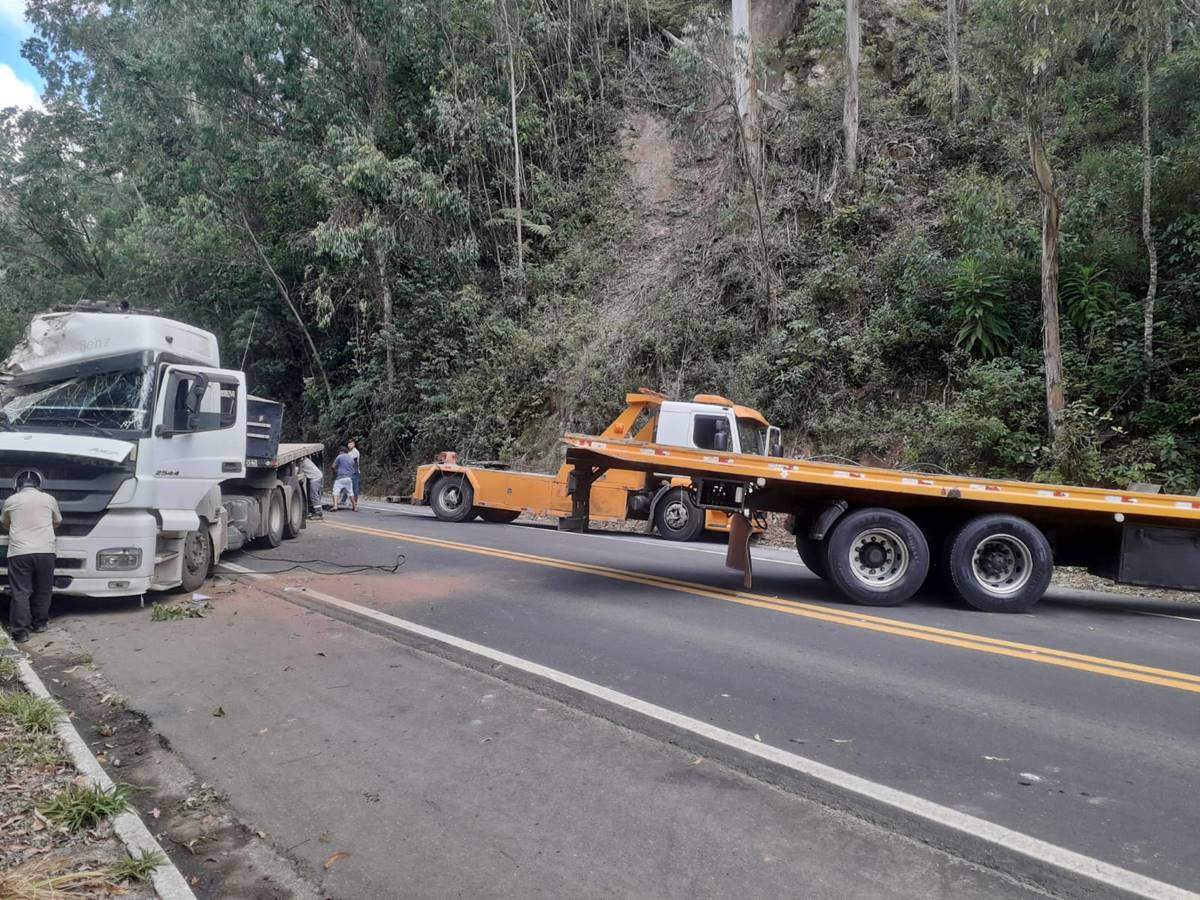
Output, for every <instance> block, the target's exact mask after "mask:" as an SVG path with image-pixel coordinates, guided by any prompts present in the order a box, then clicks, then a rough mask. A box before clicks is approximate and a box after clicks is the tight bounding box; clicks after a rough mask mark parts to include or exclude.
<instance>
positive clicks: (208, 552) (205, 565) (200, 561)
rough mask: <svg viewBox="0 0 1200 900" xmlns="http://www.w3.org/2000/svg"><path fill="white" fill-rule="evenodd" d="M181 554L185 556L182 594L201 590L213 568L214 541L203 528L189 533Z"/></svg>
mask: <svg viewBox="0 0 1200 900" xmlns="http://www.w3.org/2000/svg"><path fill="white" fill-rule="evenodd" d="M201 524H203V523H201ZM179 552H180V553H181V554H182V556H183V564H182V565H181V566H180V570H179V571H180V581H179V590H180V591H181V592H182V593H191V592H192V591H198V590H200V585H202V584H204V579H206V578H207V577H208V570H209V569H210V568H212V541H211V540H210V539H209V537H208V532H207V531H205V530H204V529H203V528H202V529H201V530H200V531H189V532H188V533H187V536H186V537H184V539H183V547H182V548H180V551H179Z"/></svg>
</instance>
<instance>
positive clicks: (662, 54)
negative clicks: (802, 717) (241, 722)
mask: <svg viewBox="0 0 1200 900" xmlns="http://www.w3.org/2000/svg"><path fill="white" fill-rule="evenodd" d="M1145 2H1146V0H1123V2H1122V3H1120V4H1118V5H1117V7H1116V8H1115V10H1114V8H1113V7H1112V4H1100V3H1098V2H1089V0H1071V2H1070V3H1063V4H1054V5H1053V6H1054V9H1055V16H1056V17H1057V19H1056V21H1055V22H1053V23H1048V22H1047V21H1046V15H1047V13H1045V10H1048V9H1049V7H1047V6H1046V5H1045V4H1042V3H1032V2H1027V0H987V2H980V3H971V4H967V5H966V6H965V7H964V8H963V9H964V11H963V15H962V18H961V20H960V21H959V22H958V24H957V33H959V35H960V37H961V41H959V42H957V43H956V44H955V59H956V61H957V68H956V70H955V71H956V72H957V73H958V75H959V76H960V79H961V85H960V90H959V94H958V95H956V96H957V97H958V99H957V101H955V100H954V99H953V98H952V91H951V72H950V65H949V60H948V58H947V46H948V41H947V31H946V28H947V26H946V23H945V21H944V19H943V16H942V11H943V10H944V7H945V5H944V4H942V3H932V2H930V3H915V4H914V3H900V2H891V0H882V2H880V3H877V4H870V5H869V6H865V7H864V13H863V15H864V22H863V56H862V65H861V72H860V79H861V88H860V90H861V133H860V136H859V142H858V146H859V153H858V165H857V170H856V174H855V176H854V177H853V178H852V179H848V178H845V177H843V176H842V175H841V174H840V172H841V167H840V162H841V153H842V150H841V146H840V142H839V138H838V135H839V129H840V122H841V111H842V91H841V89H842V80H841V79H842V75H841V68H840V61H839V53H840V46H841V41H842V38H841V35H842V33H843V31H844V29H845V27H846V21H845V15H844V10H843V5H842V4H840V3H836V2H825V0H821V2H815V3H812V4H797V5H796V9H797V10H798V12H797V14H796V15H795V16H793V18H792V20H791V21H785V22H784V26H783V27H782V29H781V30H780V31H779V32H778V33H775V34H772V35H771V36H770V40H764V45H765V46H764V47H763V52H762V54H761V55H760V57H759V60H760V62H759V65H760V66H761V68H762V71H761V72H759V73H758V74H759V75H760V83H761V84H762V85H763V88H764V91H765V93H766V94H767V95H768V96H769V98H770V102H769V103H766V104H764V106H763V111H762V117H761V121H760V123H759V126H760V127H759V131H760V135H759V136H758V138H757V139H756V140H755V142H754V143H755V148H754V149H755V152H754V153H750V152H747V151H748V149H750V148H749V147H748V145H746V146H744V144H745V142H744V136H743V138H739V125H738V120H737V116H736V115H735V114H734V112H733V111H731V108H730V106H731V105H730V103H729V102H728V98H729V97H730V96H731V94H730V91H729V89H728V83H727V82H728V77H729V71H728V68H729V54H728V52H727V51H722V49H721V47H722V46H724V45H723V37H722V36H723V33H724V32H723V29H724V17H725V16H726V15H727V14H728V5H727V4H718V3H715V2H713V3H708V2H705V3H685V2H681V0H646V2H643V3H636V2H635V3H627V2H618V0H561V2H553V3H547V2H544V0H437V2H434V0H405V2H391V0H365V2H363V0H358V2H354V3H350V2H346V0H322V2H319V3H314V4H287V3H280V2H278V0H253V2H249V3H232V2H229V0H188V2H186V3H164V2H162V0H129V2H125V3H121V4H87V5H80V4H77V3H73V2H69V0H31V2H30V4H29V10H30V13H29V15H30V18H31V20H32V21H33V23H34V25H35V26H36V34H35V36H34V37H33V38H31V39H30V40H29V41H28V42H27V44H26V46H25V54H26V56H27V57H28V58H29V59H30V60H31V62H33V64H34V65H36V66H37V67H38V69H39V70H40V71H41V73H42V75H43V76H44V78H45V80H46V84H47V98H46V101H47V102H46V109H45V111H24V112H21V111H9V112H7V113H4V114H0V308H3V309H4V310H5V313H6V314H5V315H4V316H0V352H3V351H4V350H6V349H7V348H8V347H9V346H10V345H11V344H12V342H13V341H14V340H15V339H16V338H17V335H18V334H19V331H20V329H21V328H22V327H23V325H24V322H25V321H26V319H27V317H28V315H29V314H31V313H33V312H34V311H37V310H40V309H44V308H46V307H48V306H50V305H52V304H55V303H69V302H73V301H75V300H77V299H79V298H80V297H89V298H95V299H125V300H129V301H130V302H132V303H133V304H134V305H137V306H145V307H154V308H161V309H163V310H164V311H165V312H167V313H169V314H172V315H177V316H179V317H181V318H184V319H187V320H189V321H192V322H194V323H196V324H197V325H200V326H203V327H207V328H211V329H213V330H214V331H216V332H217V333H218V335H219V336H220V338H221V341H222V345H223V347H224V352H225V357H226V359H227V361H229V362H230V363H236V362H237V361H238V360H240V359H241V357H242V355H243V353H244V354H245V356H246V359H247V367H248V368H249V370H250V374H251V380H252V389H253V390H255V391H257V392H261V393H264V394H267V395H272V396H276V397H278V398H280V399H283V400H285V401H287V402H288V403H289V405H290V412H289V422H290V423H291V427H292V428H293V429H297V430H301V431H303V432H305V435H306V436H309V437H319V438H322V439H326V440H333V439H334V438H336V437H340V436H345V435H347V434H354V435H356V436H359V437H361V438H362V440H361V442H360V443H361V445H362V446H363V448H364V452H365V459H366V461H367V464H368V470H367V474H368V477H369V478H373V479H374V480H375V481H376V482H378V483H379V484H380V486H381V487H382V486H385V485H386V484H388V483H389V482H394V481H400V480H401V479H402V478H403V477H404V473H405V472H406V471H407V470H409V469H411V467H412V466H413V465H415V464H416V463H417V462H420V461H423V460H425V459H426V458H428V457H429V456H430V455H431V454H432V453H433V452H434V451H436V450H439V449H444V448H448V447H454V448H457V449H458V450H460V451H462V452H464V453H465V454H467V455H469V456H474V457H476V458H495V457H499V456H513V457H520V458H524V459H526V460H527V461H531V462H535V461H543V460H544V459H545V458H546V457H547V456H548V455H550V454H551V453H553V452H554V450H555V447H556V444H555V439H556V437H557V435H559V434H561V432H562V431H563V430H564V429H565V428H574V429H581V430H586V429H591V428H595V427H598V426H600V425H602V424H604V422H605V420H606V418H607V417H609V416H610V415H611V414H612V412H613V411H614V408H615V407H617V406H618V405H619V404H620V401H621V397H622V394H623V392H624V391H625V390H626V389H628V388H633V387H636V386H638V385H640V384H645V385H647V386H649V387H657V388H661V389H663V390H666V391H668V392H670V393H673V394H676V395H688V394H690V393H692V392H696V391H701V390H703V391H718V392H721V393H725V394H729V395H732V396H735V397H737V398H738V399H739V400H740V401H741V402H744V403H748V404H751V405H756V406H758V407H759V408H761V409H762V410H763V412H764V413H765V414H766V415H768V416H769V417H770V418H771V419H772V420H773V421H775V422H777V423H779V424H780V425H782V426H783V427H784V428H785V431H786V437H787V445H788V449H789V450H790V451H792V452H796V453H799V454H805V455H814V454H835V455H839V456H849V457H854V458H858V459H864V460H867V461H873V462H884V463H889V464H917V463H923V464H927V465H931V466H935V467H945V468H950V469H954V470H960V471H972V472H979V473H980V474H995V475H1021V476H1036V477H1039V478H1045V479H1058V478H1072V479H1078V480H1083V481H1088V482H1107V483H1116V484H1123V483H1125V482H1127V481H1132V480H1150V481H1157V482H1161V483H1163V484H1165V485H1166V486H1167V487H1168V488H1170V489H1172V490H1177V491H1195V490H1196V488H1197V487H1198V486H1200V485H1198V484H1197V472H1198V471H1200V405H1198V403H1197V398H1198V397H1200V302H1198V301H1197V297H1198V296H1200V213H1198V212H1197V211H1196V209H1195V199H1194V198H1195V197H1196V196H1200V40H1198V35H1197V29H1196V20H1195V16H1194V10H1193V11H1192V12H1191V13H1189V6H1188V5H1187V4H1186V3H1183V2H1180V3H1178V4H1177V3H1174V2H1171V3H1163V4H1151V5H1152V6H1154V7H1155V11H1154V15H1153V16H1148V15H1143V14H1142V12H1141V10H1142V7H1143V6H1144V5H1145ZM768 5H769V4H768ZM1160 7H1161V8H1160ZM1097 11H1099V12H1100V13H1102V14H1097ZM783 19H786V17H783ZM1051 25H1053V27H1050V26H1051ZM1151 46H1152V47H1153V50H1152V52H1151V51H1150V50H1149V49H1148V48H1150V47H1151ZM1143 64H1144V68H1145V71H1146V73H1147V74H1146V82H1147V83H1148V85H1149V87H1148V90H1145V91H1143V90H1142V85H1143V78H1142V71H1143ZM1143 95H1144V96H1143ZM1143 99H1145V102H1146V103H1147V104H1148V105H1147V117H1148V118H1147V121H1148V123H1149V135H1150V139H1149V147H1150V153H1149V155H1148V156H1147V154H1146V153H1145V152H1144V147H1143V127H1142V125H1143V122H1142V102H1143ZM733 106H734V108H736V103H734V104H733ZM646 120H653V121H658V122H661V123H662V126H663V127H662V131H663V134H664V135H665V137H663V138H662V139H661V140H657V142H656V141H649V139H648V138H646V134H647V132H646V131H645V129H642V132H641V133H640V134H639V135H635V136H634V138H633V139H632V140H634V142H635V143H636V141H637V140H642V141H643V142H644V143H642V144H638V145H637V146H638V147H641V148H642V149H643V150H644V152H643V153H642V154H641V155H640V156H639V155H638V153H632V154H631V153H629V152H628V151H627V144H628V143H629V141H630V140H631V138H630V137H629V130H628V129H629V126H630V123H632V122H642V121H646ZM1031 137H1032V138H1035V139H1036V140H1035V141H1033V142H1032V143H1031ZM1031 152H1032V153H1033V157H1034V158H1035V160H1036V161H1037V165H1035V166H1034V167H1033V168H1031ZM656 154H657V155H656ZM656 159H657V160H658V161H659V162H660V163H661V166H660V169H661V171H659V170H656V169H654V166H653V165H652V164H653V163H654V161H655V160H656ZM1147 159H1148V166H1149V169H1150V172H1151V178H1150V181H1149V185H1150V191H1149V192H1148V193H1147V192H1146V191H1145V190H1144V188H1143V164H1144V162H1146V160H1147ZM639 167H641V168H639ZM643 169H646V170H653V171H656V172H658V177H659V182H655V185H656V187H655V188H654V190H650V188H648V187H647V185H646V184H644V183H642V182H641V181H639V179H640V178H641V175H642V174H643ZM1035 170H1036V171H1037V172H1038V173H1039V175H1038V177H1035V174H1034V173H1035ZM1047 172H1048V173H1049V174H1050V176H1051V177H1050V179H1049V180H1047V179H1046V178H1044V177H1043V176H1044V175H1045V174H1046V173H1047ZM655 191H658V193H655ZM1146 198H1148V201H1147V202H1148V215H1149V222H1150V228H1149V235H1150V237H1151V239H1152V242H1153V244H1154V245H1155V246H1156V248H1157V256H1156V259H1157V265H1156V267H1155V269H1154V274H1153V276H1152V274H1151V267H1150V264H1149V259H1150V256H1149V250H1148V246H1149V245H1148V244H1147V241H1146V235H1145V233H1144V229H1143V205H1144V203H1143V201H1144V199H1146ZM1048 215H1052V216H1054V217H1055V218H1056V228H1055V229H1053V230H1054V231H1055V235H1054V236H1055V242H1054V245H1055V247H1056V248H1057V249H1056V251H1055V252H1056V254H1057V256H1056V257H1055V260H1054V266H1053V268H1054V270H1055V271H1057V272H1058V273H1059V274H1058V276H1057V280H1056V281H1055V284H1056V286H1057V287H1058V288H1059V303H1058V306H1059V307H1061V314H1062V319H1063V323H1062V333H1061V367H1062V392H1063V403H1062V408H1061V409H1060V410H1059V411H1058V413H1057V414H1056V418H1055V422H1056V431H1057V432H1058V433H1057V435H1056V436H1055V437H1054V438H1053V439H1052V436H1051V433H1050V427H1049V423H1048V422H1047V420H1046V403H1047V398H1046V397H1045V396H1044V374H1043V373H1044V365H1045V364H1044V354H1043V347H1042V332H1043V323H1044V322H1045V321H1046V316H1047V307H1046V305H1045V296H1046V294H1045V290H1044V288H1043V274H1045V273H1046V271H1047V266H1046V265H1045V263H1044V253H1043V238H1044V236H1045V230H1044V228H1043V224H1044V222H1045V221H1046V220H1045V217H1046V216H1048ZM1152 283H1153V284H1154V290H1150V287H1151V284H1152ZM1148 298H1149V299H1148ZM1057 308H1058V307H1056V309H1057ZM1147 311H1149V312H1150V313H1152V323H1151V333H1150V342H1149V344H1147V341H1146V334H1147V327H1148V326H1147V322H1148V319H1147ZM297 436H299V435H297ZM156 614H157V610H156Z"/></svg>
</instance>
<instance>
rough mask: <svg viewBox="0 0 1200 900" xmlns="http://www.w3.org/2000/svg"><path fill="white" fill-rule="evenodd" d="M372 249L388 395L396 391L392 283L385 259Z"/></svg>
mask: <svg viewBox="0 0 1200 900" xmlns="http://www.w3.org/2000/svg"><path fill="white" fill-rule="evenodd" d="M372 249H373V252H374V254H375V272H376V275H377V277H378V278H379V308H380V310H381V311H382V314H383V359H384V363H383V365H384V369H383V377H384V384H385V385H386V386H387V389H388V393H389V394H390V393H392V391H394V390H395V389H396V333H395V330H394V323H393V320H392V283H391V281H390V280H389V278H388V270H387V258H386V257H385V256H384V254H383V253H381V252H380V250H379V248H378V247H374V248H372Z"/></svg>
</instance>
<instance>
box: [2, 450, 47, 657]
mask: <svg viewBox="0 0 1200 900" xmlns="http://www.w3.org/2000/svg"><path fill="white" fill-rule="evenodd" d="M41 486H42V479H41V476H39V475H38V474H37V473H36V472H21V473H20V474H18V475H17V478H16V483H15V485H14V487H15V488H16V491H14V492H13V494H12V495H11V496H10V497H9V498H8V499H7V500H5V501H4V507H3V509H0V528H3V529H4V530H5V531H7V532H8V560H7V566H8V587H9V591H10V592H11V593H12V604H11V606H10V607H9V614H8V620H9V626H10V629H11V631H12V636H13V640H14V641H15V642H16V643H18V644H22V643H24V642H25V641H27V640H29V631H30V628H31V627H32V630H34V631H45V630H46V626H47V625H48V624H49V621H50V599H51V592H52V591H53V590H54V558H55V549H56V548H55V545H54V529H55V528H57V527H58V526H59V525H61V524H62V513H61V512H59V509H58V501H57V500H55V499H54V498H53V497H51V496H50V495H49V494H47V493H44V492H43V491H42V490H41Z"/></svg>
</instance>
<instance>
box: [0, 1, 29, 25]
mask: <svg viewBox="0 0 1200 900" xmlns="http://www.w3.org/2000/svg"><path fill="white" fill-rule="evenodd" d="M0 22H4V23H7V24H9V25H16V26H19V27H20V28H21V29H22V30H24V28H25V27H26V23H25V0H0Z"/></svg>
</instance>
